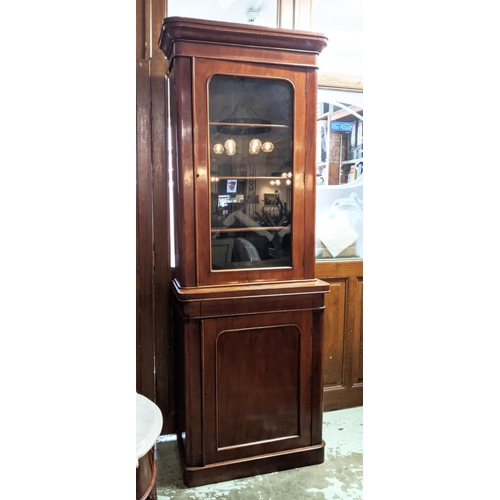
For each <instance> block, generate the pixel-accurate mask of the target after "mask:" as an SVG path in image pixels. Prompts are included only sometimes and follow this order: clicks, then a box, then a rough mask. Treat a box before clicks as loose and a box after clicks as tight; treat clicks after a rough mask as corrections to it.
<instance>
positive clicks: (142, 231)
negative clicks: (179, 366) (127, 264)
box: [136, 60, 155, 401]
mask: <svg viewBox="0 0 500 500" xmlns="http://www.w3.org/2000/svg"><path fill="white" fill-rule="evenodd" d="M136 73H137V240H138V244H137V247H136V248H137V271H136V272H137V284H138V289H137V306H136V307H137V313H138V315H139V319H138V321H137V324H138V331H137V358H138V362H137V365H138V367H139V370H138V372H139V377H138V380H137V386H136V390H137V392H138V393H140V394H142V395H144V396H146V397H147V398H149V399H151V400H153V401H154V397H155V380H154V370H152V369H151V365H152V363H153V360H154V336H153V239H152V232H153V217H152V215H153V214H152V209H151V206H152V190H151V185H152V178H151V176H152V172H151V119H150V116H151V115H150V103H151V97H150V95H151V94H150V87H149V61H143V60H139V61H137V68H136Z"/></svg>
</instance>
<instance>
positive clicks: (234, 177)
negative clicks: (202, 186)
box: [210, 174, 291, 194]
mask: <svg viewBox="0 0 500 500" xmlns="http://www.w3.org/2000/svg"><path fill="white" fill-rule="evenodd" d="M210 177H217V178H218V179H219V181H228V180H235V181H245V180H252V179H253V180H256V181H276V180H280V181H283V182H285V181H286V180H287V179H291V177H259V176H257V175H251V176H248V177H242V176H238V175H234V176H227V175H217V174H210ZM211 182H216V181H211ZM235 194H236V193H235Z"/></svg>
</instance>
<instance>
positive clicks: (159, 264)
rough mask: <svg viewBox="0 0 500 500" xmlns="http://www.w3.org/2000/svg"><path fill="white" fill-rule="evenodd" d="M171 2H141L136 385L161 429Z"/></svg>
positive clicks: (165, 368)
mask: <svg viewBox="0 0 500 500" xmlns="http://www.w3.org/2000/svg"><path fill="white" fill-rule="evenodd" d="M166 4H167V1H166V0H137V3H136V29H137V34H136V57H137V269H138V270H137V363H136V369H137V384H136V390H137V392H139V393H140V394H143V395H144V396H146V397H148V398H149V399H151V400H152V401H154V402H155V403H156V404H157V406H158V407H159V408H160V410H161V412H162V415H163V430H162V433H172V432H175V418H174V407H175V403H174V391H173V379H174V375H175V373H174V370H173V360H174V351H173V348H172V345H171V344H172V339H171V337H170V334H169V331H171V330H170V329H169V317H170V310H169V285H170V282H171V280H172V271H171V269H170V267H169V261H168V256H169V241H168V238H169V227H168V173H167V165H166V151H167V149H166V127H167V122H166V116H165V115H166V111H165V73H166V70H167V67H166V60H165V57H164V56H163V53H162V52H161V51H160V50H159V48H158V46H157V40H158V36H159V33H160V28H161V22H162V20H163V19H164V17H165V16H166V10H167V9H166Z"/></svg>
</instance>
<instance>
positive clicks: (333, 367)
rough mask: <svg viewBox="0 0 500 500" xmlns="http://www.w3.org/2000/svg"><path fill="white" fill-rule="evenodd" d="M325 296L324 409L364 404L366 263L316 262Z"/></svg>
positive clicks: (357, 261)
mask: <svg viewBox="0 0 500 500" xmlns="http://www.w3.org/2000/svg"><path fill="white" fill-rule="evenodd" d="M316 277H317V278H320V279H321V280H323V281H326V282H327V283H329V284H330V293H327V294H326V295H325V314H324V319H325V323H324V339H325V340H324V342H325V344H324V359H323V409H324V410H325V411H328V410H339V409H341V408H351V407H354V406H360V405H362V404H363V261H362V260H360V259H355V260H341V259H338V260H336V261H333V260H331V261H325V262H321V261H316Z"/></svg>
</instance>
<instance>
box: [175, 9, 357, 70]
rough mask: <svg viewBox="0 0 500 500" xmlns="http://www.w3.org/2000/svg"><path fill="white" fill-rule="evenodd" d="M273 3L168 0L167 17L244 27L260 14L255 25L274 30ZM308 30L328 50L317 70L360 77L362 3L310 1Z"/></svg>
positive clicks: (275, 17) (274, 14)
mask: <svg viewBox="0 0 500 500" xmlns="http://www.w3.org/2000/svg"><path fill="white" fill-rule="evenodd" d="M277 4H278V2H277V0H169V1H168V15H169V16H181V17H194V18H198V19H211V20H214V21H228V22H234V23H248V17H247V14H246V13H247V11H249V10H256V11H258V12H259V13H260V16H259V18H258V19H257V20H256V22H255V24H259V25H261V26H269V27H276V26H277ZM311 24H312V26H311V30H312V31H315V32H318V33H323V34H325V35H326V36H327V37H328V39H329V44H328V47H327V48H326V49H325V50H324V51H323V52H322V53H321V55H320V58H319V64H320V68H321V69H322V70H324V71H328V72H334V73H345V74H351V75H362V74H363V0H313V6H312V23H311Z"/></svg>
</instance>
